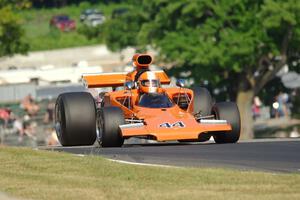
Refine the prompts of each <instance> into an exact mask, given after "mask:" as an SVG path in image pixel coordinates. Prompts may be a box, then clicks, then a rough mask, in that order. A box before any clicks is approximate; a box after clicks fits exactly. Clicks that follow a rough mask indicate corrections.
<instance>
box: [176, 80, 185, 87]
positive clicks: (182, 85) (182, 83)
mask: <svg viewBox="0 0 300 200" xmlns="http://www.w3.org/2000/svg"><path fill="white" fill-rule="evenodd" d="M176 86H178V87H180V88H182V87H184V80H183V79H178V80H177V81H176Z"/></svg>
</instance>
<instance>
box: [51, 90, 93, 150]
mask: <svg viewBox="0 0 300 200" xmlns="http://www.w3.org/2000/svg"><path fill="white" fill-rule="evenodd" d="M55 128H56V133H57V137H58V140H59V142H60V144H61V145H62V146H79V145H93V144H94V142H95V140H96V109H95V101H94V99H93V97H92V96H91V95H90V94H89V93H87V92H72V93H63V94H61V95H59V96H58V98H57V100H56V105H55Z"/></svg>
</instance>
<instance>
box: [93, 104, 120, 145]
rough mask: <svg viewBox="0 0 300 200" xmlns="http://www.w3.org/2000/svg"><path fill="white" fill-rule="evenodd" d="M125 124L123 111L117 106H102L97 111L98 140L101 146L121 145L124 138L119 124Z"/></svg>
mask: <svg viewBox="0 0 300 200" xmlns="http://www.w3.org/2000/svg"><path fill="white" fill-rule="evenodd" d="M122 124H125V119H124V113H123V111H122V110H121V109H120V108H119V107H113V106H110V107H102V108H101V109H100V110H99V111H98V117H97V128H98V132H97V134H98V136H97V137H98V138H97V139H98V142H99V144H100V146H102V147H121V146H122V145H123V143H124V138H123V137H122V135H121V132H120V128H119V125H122Z"/></svg>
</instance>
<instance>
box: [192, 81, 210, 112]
mask: <svg viewBox="0 0 300 200" xmlns="http://www.w3.org/2000/svg"><path fill="white" fill-rule="evenodd" d="M192 90H193V92H194V114H197V113H200V114H201V115H202V116H206V115H210V114H211V108H212V97H211V95H210V92H209V91H208V90H207V89H206V88H203V87H194V88H193V89H192Z"/></svg>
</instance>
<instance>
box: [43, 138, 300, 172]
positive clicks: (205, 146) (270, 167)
mask: <svg viewBox="0 0 300 200" xmlns="http://www.w3.org/2000/svg"><path fill="white" fill-rule="evenodd" d="M47 149H48V150H55V151H64V152H69V153H73V154H85V155H91V154H93V155H100V156H103V157H106V158H109V159H113V160H121V161H127V162H134V163H143V164H145V163H147V164H159V165H171V166H187V167H225V168H235V169H241V170H258V171H272V172H292V173H300V139H292V140H253V141H248V142H239V143H237V144H215V143H212V142H209V143H197V144H195V143H194V144H189V143H185V144H181V143H177V142H174V143H150V144H126V145H124V146H123V147H122V148H99V147H95V146H85V147H53V148H47Z"/></svg>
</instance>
